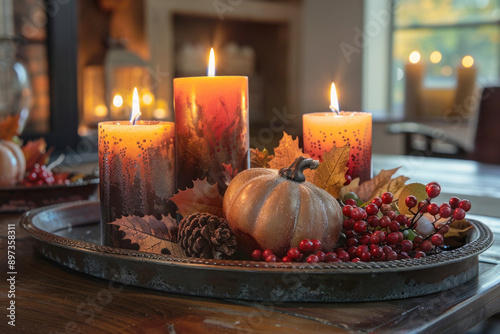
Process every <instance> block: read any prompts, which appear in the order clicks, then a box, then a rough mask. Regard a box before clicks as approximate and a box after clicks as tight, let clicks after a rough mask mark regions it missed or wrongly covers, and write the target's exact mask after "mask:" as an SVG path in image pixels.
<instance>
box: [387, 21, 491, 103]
mask: <svg viewBox="0 0 500 334" xmlns="http://www.w3.org/2000/svg"><path fill="white" fill-rule="evenodd" d="M414 50H417V51H419V52H420V54H421V60H420V62H421V63H423V64H424V67H425V69H426V70H425V74H424V78H425V79H424V86H426V87H432V88H449V87H453V86H455V84H456V73H457V69H458V68H459V67H460V66H462V65H461V61H462V58H463V57H464V56H466V55H471V56H472V57H473V58H474V66H476V67H477V69H478V76H477V85H479V86H485V85H488V84H494V83H497V82H498V79H499V76H500V67H499V66H500V65H499V62H500V27H499V26H498V25H482V26H477V27H453V28H438V29H424V28H421V29H402V30H396V31H394V43H393V59H394V62H393V69H392V76H393V77H392V78H393V94H392V102H393V103H392V105H393V110H395V111H401V110H402V107H403V101H404V71H405V64H407V63H408V57H409V55H410V53H411V52H412V51H414ZM434 51H438V52H439V53H440V55H441V57H437V56H436V54H434V58H433V60H434V61H435V62H436V63H433V62H432V61H431V54H432V53H433V52H434ZM439 58H440V59H439ZM437 60H439V61H437Z"/></svg>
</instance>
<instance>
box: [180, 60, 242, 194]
mask: <svg viewBox="0 0 500 334" xmlns="http://www.w3.org/2000/svg"><path fill="white" fill-rule="evenodd" d="M211 63H212V67H210V68H211V69H213V61H212V62H211ZM213 74H214V72H213V71H212V75H211V76H210V70H209V76H206V77H188V78H176V79H174V106H175V127H176V133H177V136H176V145H177V156H176V163H177V187H178V188H179V189H185V188H187V187H191V186H192V185H193V181H194V180H196V179H203V178H205V177H207V178H208V180H209V181H210V182H217V183H219V184H220V185H223V172H224V169H223V165H222V164H230V165H232V167H233V169H238V171H241V170H244V169H247V168H248V167H249V155H248V153H249V135H248V78H247V77H244V76H214V75H213Z"/></svg>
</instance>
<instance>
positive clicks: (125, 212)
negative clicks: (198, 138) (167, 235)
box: [99, 121, 177, 248]
mask: <svg viewBox="0 0 500 334" xmlns="http://www.w3.org/2000/svg"><path fill="white" fill-rule="evenodd" d="M99 177H100V196H101V198H100V200H101V227H102V229H101V233H102V234H101V235H102V242H103V244H104V245H107V246H113V247H122V248H130V247H131V245H130V241H129V240H126V239H125V240H122V236H121V233H122V232H120V231H118V226H116V225H113V224H109V223H111V222H113V221H115V220H116V219H118V218H121V217H123V216H130V215H136V216H141V217H142V216H145V215H155V216H156V217H157V218H158V219H160V218H161V215H165V216H166V215H168V214H175V205H174V204H173V203H172V202H171V201H170V200H169V198H170V197H172V196H173V195H174V194H175V192H176V189H177V188H176V186H175V126H174V123H173V122H159V121H137V123H136V124H135V125H132V124H130V122H129V121H118V122H101V123H99ZM174 217H175V216H174ZM127 242H128V244H127Z"/></svg>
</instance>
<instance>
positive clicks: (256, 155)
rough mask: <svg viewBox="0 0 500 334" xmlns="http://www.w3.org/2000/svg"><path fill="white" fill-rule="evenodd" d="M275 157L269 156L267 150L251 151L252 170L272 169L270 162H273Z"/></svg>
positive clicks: (253, 149)
mask: <svg viewBox="0 0 500 334" xmlns="http://www.w3.org/2000/svg"><path fill="white" fill-rule="evenodd" d="M273 158H274V156H273V155H271V154H269V151H268V150H267V149H263V150H262V151H261V150H259V149H258V148H251V149H250V167H251V168H270V167H271V166H270V165H269V162H270V161H271V160H273Z"/></svg>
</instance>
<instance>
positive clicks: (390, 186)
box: [370, 175, 410, 199]
mask: <svg viewBox="0 0 500 334" xmlns="http://www.w3.org/2000/svg"><path fill="white" fill-rule="evenodd" d="M409 179H410V178H409V177H406V176H403V175H400V176H398V177H396V178H393V179H390V180H389V181H388V182H387V183H386V184H385V185H384V186H383V187H381V188H379V189H378V190H377V191H376V192H375V193H373V194H371V196H370V197H371V198H370V199H372V198H375V197H380V196H382V194H383V193H385V192H390V193H392V195H393V196H394V198H398V196H399V194H400V192H401V189H403V187H404V186H405V183H406V181H408V180H409Z"/></svg>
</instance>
